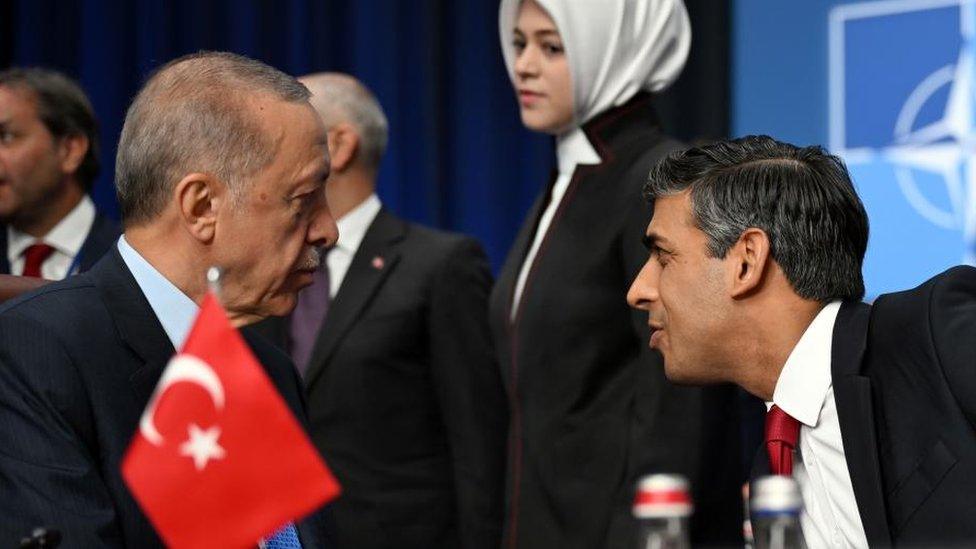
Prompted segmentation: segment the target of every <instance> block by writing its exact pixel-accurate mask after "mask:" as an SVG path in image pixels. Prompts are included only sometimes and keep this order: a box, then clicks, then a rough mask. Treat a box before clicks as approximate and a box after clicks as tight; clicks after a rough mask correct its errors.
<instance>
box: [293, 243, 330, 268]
mask: <svg viewBox="0 0 976 549" xmlns="http://www.w3.org/2000/svg"><path fill="white" fill-rule="evenodd" d="M324 256H325V254H324V253H323V252H322V249H321V248H309V249H308V251H307V252H305V257H303V258H302V262H301V263H300V264H299V269H300V270H309V271H314V270H316V269H318V268H319V265H321V264H322V258H323V257H324Z"/></svg>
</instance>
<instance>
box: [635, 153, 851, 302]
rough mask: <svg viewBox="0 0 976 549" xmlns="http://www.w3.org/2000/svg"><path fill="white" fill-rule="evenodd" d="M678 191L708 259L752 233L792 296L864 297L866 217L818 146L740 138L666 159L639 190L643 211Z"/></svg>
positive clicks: (836, 162)
mask: <svg viewBox="0 0 976 549" xmlns="http://www.w3.org/2000/svg"><path fill="white" fill-rule="evenodd" d="M685 190H689V191H690V194H691V210H692V216H693V219H694V222H695V225H696V226H697V227H698V228H699V229H700V230H701V231H702V232H704V233H705V235H706V237H707V239H708V243H707V246H708V252H709V253H710V255H711V256H713V257H718V258H723V257H725V255H726V254H727V253H728V251H729V249H731V248H732V246H733V245H735V243H736V242H737V241H738V240H739V237H740V236H741V235H742V233H743V232H744V231H745V230H746V229H748V228H752V227H754V228H758V229H761V230H762V231H764V232H765V233H766V234H767V235H768V237H769V245H770V255H771V256H772V258H773V260H775V261H776V263H777V264H778V265H779V266H780V268H782V269H783V273H784V274H785V275H786V278H787V280H789V282H790V285H791V286H792V287H793V289H794V291H795V292H796V293H797V295H799V296H800V297H803V298H805V299H812V300H817V301H821V302H827V301H831V300H834V299H845V300H858V299H861V298H862V297H863V296H864V279H863V276H862V274H861V265H862V262H863V260H864V252H865V250H866V249H867V243H868V217H867V213H866V212H865V210H864V205H863V204H862V203H861V199H860V198H858V196H857V191H855V190H854V185H853V183H851V178H850V175H849V174H848V172H847V168H846V167H845V166H844V162H843V161H842V160H841V159H840V158H838V157H836V156H834V155H831V154H829V153H827V152H826V151H825V150H824V149H822V148H821V147H802V148H801V147H797V146H795V145H790V144H789V143H782V142H780V141H776V140H775V139H773V138H771V137H768V136H765V135H759V136H746V137H743V138H740V139H732V140H729V141H720V142H718V143H713V144H710V145H704V146H701V147H692V148H690V149H687V150H684V151H678V152H675V153H672V154H671V155H670V156H668V157H667V158H665V159H664V160H662V161H661V162H660V163H659V164H658V165H657V166H655V167H654V168H653V169H652V170H651V173H650V175H649V177H648V181H647V183H646V185H645V186H644V194H645V196H646V198H647V199H648V201H649V202H650V203H651V204H653V203H654V200H655V199H656V198H658V197H661V196H668V195H674V194H677V193H680V192H684V191H685Z"/></svg>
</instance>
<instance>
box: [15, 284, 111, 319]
mask: <svg viewBox="0 0 976 549" xmlns="http://www.w3.org/2000/svg"><path fill="white" fill-rule="evenodd" d="M95 291H96V289H95V284H94V283H93V282H92V281H91V280H90V279H89V278H88V277H87V276H85V275H84V274H80V275H75V276H70V277H68V278H66V279H64V280H59V281H56V282H52V283H50V284H45V285H44V286H41V287H40V288H37V289H34V290H31V291H30V292H27V293H24V294H22V295H19V296H17V297H15V298H13V299H11V300H9V301H6V302H5V303H3V304H2V305H0V316H3V315H9V314H12V313H27V312H30V311H34V310H41V309H43V310H48V309H50V308H59V309H65V310H70V309H72V308H73V307H71V306H70V305H69V304H67V303H66V300H71V299H73V298H75V297H76V296H80V295H83V294H86V293H89V292H95Z"/></svg>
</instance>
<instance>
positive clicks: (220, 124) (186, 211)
mask: <svg viewBox="0 0 976 549" xmlns="http://www.w3.org/2000/svg"><path fill="white" fill-rule="evenodd" d="M308 97H309V92H308V90H307V89H306V88H305V87H304V86H303V85H301V84H300V83H299V82H297V81H296V80H295V79H294V78H292V77H290V76H287V75H285V74H283V73H281V72H279V71H277V70H275V69H273V68H271V67H268V66H266V65H264V64H262V63H260V62H257V61H253V60H250V59H247V58H244V57H241V56H237V55H234V54H228V53H200V54H195V55H190V56H187V57H184V58H180V59H177V60H175V61H172V62H170V63H168V64H167V65H165V66H164V67H162V68H161V69H160V70H159V71H158V72H157V73H156V74H155V75H153V76H152V77H151V78H150V79H149V80H148V82H147V83H146V84H145V86H144V87H143V89H142V90H141V91H140V92H139V94H138V96H137V97H136V98H135V100H134V101H133V103H132V106H131V107H130V108H129V111H128V114H127V116H126V121H125V126H124V128H123V130H122V136H121V140H120V142H119V149H118V157H117V166H116V186H117V192H118V198H119V203H120V205H121V211H122V217H123V225H124V234H123V236H122V238H120V239H119V241H118V243H117V245H116V246H115V248H114V249H112V250H111V251H110V252H109V253H108V254H107V255H106V256H105V257H104V258H103V259H102V260H101V261H100V262H99V263H98V264H96V265H95V266H94V267H93V268H92V269H91V270H90V271H89V272H87V273H84V274H82V275H79V276H76V277H72V278H71V279H69V280H67V281H63V282H59V283H55V284H51V285H49V286H45V287H43V288H42V289H40V290H38V291H36V292H35V293H32V294H28V295H27V296H26V297H24V298H21V299H18V300H15V301H12V302H9V303H7V304H5V305H4V306H3V307H2V308H0V448H2V449H3V450H2V451H0V517H3V518H2V520H0V546H4V547H13V546H15V544H16V543H17V541H18V540H19V539H20V536H22V535H24V534H26V533H28V532H30V529H31V528H32V527H34V526H38V525H47V526H52V527H54V528H57V529H59V530H60V531H61V532H62V534H63V535H64V538H65V540H66V542H68V543H70V545H71V546H76V547H122V546H126V547H154V546H160V545H161V541H160V539H159V537H158V536H157V534H156V533H155V532H154V530H153V528H152V526H151V525H150V523H149V521H148V520H147V518H146V516H145V515H144V514H143V513H142V511H141V510H140V509H139V507H138V506H137V505H136V503H135V501H134V500H133V498H132V496H131V495H130V493H129V492H128V490H127V489H126V487H125V485H124V483H123V482H122V478H121V476H120V470H119V464H120V461H121V459H122V456H123V453H124V452H125V450H126V448H127V446H128V444H129V441H130V439H131V437H132V435H133V433H134V432H135V431H136V429H137V424H138V422H139V418H140V416H141V414H142V412H143V409H144V408H145V406H146V403H147V401H148V400H149V397H150V395H151V393H152V391H153V388H154V387H155V385H156V382H157V380H158V379H159V376H160V374H161V373H162V370H163V367H164V366H165V364H166V362H167V360H168V359H169V358H170V356H171V355H172V354H173V353H174V349H178V348H180V347H181V346H182V343H183V340H184V339H185V337H186V335H187V332H188V330H189V328H190V326H191V324H192V322H193V319H194V317H195V315H196V312H197V309H198V305H199V303H200V302H201V300H202V299H203V297H204V295H205V293H206V291H207V283H206V277H205V273H206V271H207V269H208V268H209V267H210V266H214V265H216V266H218V267H220V268H221V269H222V270H223V273H224V276H223V285H222V291H221V299H222V301H223V304H224V306H225V307H226V308H227V310H228V313H229V315H230V317H231V320H232V321H233V322H234V323H235V325H238V326H244V325H246V324H248V323H251V322H253V321H255V320H257V319H260V318H262V317H265V316H268V315H271V314H276V315H283V314H288V313H289V312H290V311H291V310H292V308H293V307H294V305H295V302H296V296H297V293H298V291H299V290H300V289H302V288H303V287H304V286H307V285H308V284H309V283H311V281H312V276H313V273H314V272H315V270H316V268H317V267H318V264H319V258H320V256H319V251H318V250H319V249H320V248H322V247H328V246H331V245H332V244H334V243H335V241H336V239H337V237H338V235H337V230H336V225H335V222H334V220H333V218H332V216H331V214H330V212H329V208H328V204H327V202H326V195H325V180H326V178H327V177H328V175H329V154H328V150H327V145H326V133H325V129H324V128H323V126H322V123H321V121H320V120H319V118H318V116H316V115H315V111H314V110H313V109H312V107H311V106H310V104H309V102H308ZM243 334H244V337H245V339H246V340H247V342H248V343H249V345H250V346H251V348H252V350H253V351H254V353H255V355H256V356H257V357H258V359H259V361H260V362H261V363H262V365H263V366H264V368H265V370H266V371H267V374H268V376H269V377H270V378H271V380H272V381H273V383H274V385H275V386H276V388H277V390H278V391H279V393H280V394H281V396H282V397H283V398H284V400H285V401H286V403H287V404H288V405H289V407H290V408H291V410H292V411H293V413H294V414H295V415H296V416H297V417H298V418H300V419H303V418H304V417H305V416H304V410H303V405H302V402H303V400H302V396H301V393H302V388H301V385H300V381H299V379H298V377H297V376H296V375H295V373H294V369H293V367H292V366H291V363H290V362H289V360H288V359H287V357H285V356H284V355H282V354H281V353H279V352H278V351H277V350H276V349H275V348H274V347H273V346H272V345H270V344H269V343H267V342H264V341H263V340H262V339H261V338H260V337H257V336H255V335H254V334H252V333H250V331H249V330H243ZM257 435H258V436H259V435H260V433H257ZM268 450H269V459H268V467H274V463H275V461H274V456H273V454H272V452H274V451H275V449H274V448H269V449H268ZM188 459H189V458H188ZM322 526H323V521H322V520H321V519H320V518H319V517H317V516H315V515H313V516H312V517H310V518H308V519H306V520H304V521H302V522H300V523H298V524H295V525H292V524H288V525H284V526H283V527H282V529H281V530H280V531H279V532H278V533H277V534H275V536H273V537H272V538H271V539H269V540H268V546H269V547H318V546H322V544H323V543H324V542H325V540H324V536H325V533H324V531H323V528H322ZM213 540H214V546H220V545H221V533H220V532H216V531H215V532H214V533H213Z"/></svg>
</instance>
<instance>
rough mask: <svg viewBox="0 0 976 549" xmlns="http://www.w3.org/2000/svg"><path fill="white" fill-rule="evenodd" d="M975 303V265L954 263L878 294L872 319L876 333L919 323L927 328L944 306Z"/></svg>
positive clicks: (918, 326) (901, 329) (902, 329)
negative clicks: (906, 287) (916, 283)
mask: <svg viewBox="0 0 976 549" xmlns="http://www.w3.org/2000/svg"><path fill="white" fill-rule="evenodd" d="M959 304H973V305H976V267H971V266H968V265H960V266H956V267H952V268H951V269H948V270H946V271H944V272H942V273H940V274H938V275H936V276H934V277H932V278H930V279H929V280H927V281H925V282H923V283H922V284H920V285H919V286H917V287H915V288H912V289H910V290H903V291H900V292H894V293H890V294H883V295H880V296H878V298H877V299H876V300H875V301H874V304H873V305H872V308H871V309H872V312H871V323H872V325H873V326H874V328H875V330H874V331H875V332H876V333H887V332H888V331H889V330H899V331H904V330H905V329H908V328H909V327H912V326H914V327H916V328H917V329H922V330H925V331H928V330H929V329H930V324H931V322H932V321H933V320H940V319H939V318H936V317H938V316H939V315H940V314H942V313H944V312H945V310H943V309H941V308H944V307H953V308H955V307H956V306H957V305H959Z"/></svg>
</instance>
